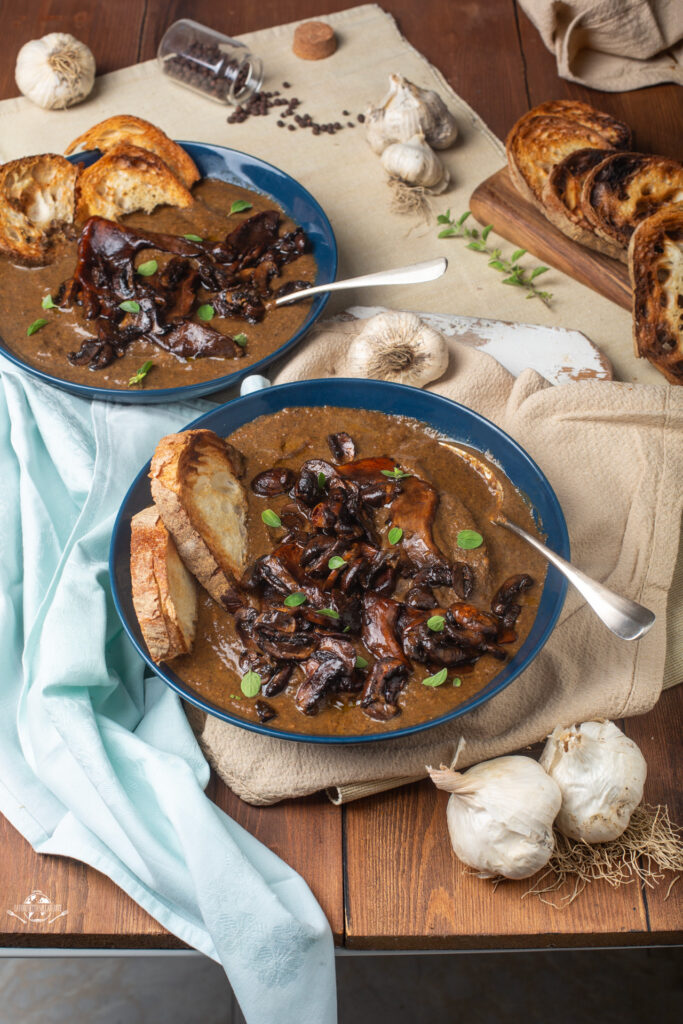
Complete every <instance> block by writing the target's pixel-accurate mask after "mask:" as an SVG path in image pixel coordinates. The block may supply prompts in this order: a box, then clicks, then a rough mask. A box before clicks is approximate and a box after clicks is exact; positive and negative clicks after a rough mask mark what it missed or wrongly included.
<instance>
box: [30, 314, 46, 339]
mask: <svg viewBox="0 0 683 1024" xmlns="http://www.w3.org/2000/svg"><path fill="white" fill-rule="evenodd" d="M46 324H47V320H43V319H42V318H39V319H38V320H34V321H33V323H32V324H31V325H30V327H27V328H26V333H27V335H28V336H29V338H30V337H31V335H32V334H35V333H36V331H39V330H40V328H41V327H45V325H46Z"/></svg>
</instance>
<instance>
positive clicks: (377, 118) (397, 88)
mask: <svg viewBox="0 0 683 1024" xmlns="http://www.w3.org/2000/svg"><path fill="white" fill-rule="evenodd" d="M365 122H366V128H367V135H368V142H369V143H370V145H371V147H372V148H373V150H374V151H375V153H382V152H384V150H385V149H386V147H387V146H388V145H390V144H391V143H392V142H407V141H408V139H411V138H412V137H413V136H414V135H416V134H417V133H418V132H422V134H423V135H424V137H425V139H426V140H427V142H428V143H429V145H430V146H431V147H432V149H446V148H447V147H448V146H450V145H451V144H452V143H453V142H455V140H456V138H457V136H458V126H457V125H456V123H455V118H454V117H453V115H452V114H451V112H450V110H449V109H448V107H447V106H446V104H445V103H444V101H443V100H442V99H441V97H440V96H439V94H438V93H436V92H434V91H433V90H432V89H420V87H419V86H417V85H414V84H413V82H409V81H408V79H407V78H403V76H402V75H396V74H394V75H389V92H388V93H387V95H386V96H385V97H384V99H383V100H382V102H381V103H380V105H379V106H378V107H370V108H369V110H368V111H367V113H366V115H365Z"/></svg>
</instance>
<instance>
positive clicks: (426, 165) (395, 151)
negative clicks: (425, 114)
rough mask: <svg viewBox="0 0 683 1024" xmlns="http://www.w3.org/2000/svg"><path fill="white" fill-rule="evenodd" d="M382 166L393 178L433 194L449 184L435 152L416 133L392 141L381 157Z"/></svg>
mask: <svg viewBox="0 0 683 1024" xmlns="http://www.w3.org/2000/svg"><path fill="white" fill-rule="evenodd" d="M381 160H382V166H383V167H384V169H385V171H386V172H387V174H389V176H390V177H392V178H398V179H399V181H404V182H405V183H406V184H407V185H412V186H416V185H417V186H421V187H422V188H427V189H429V190H430V191H431V192H433V193H435V194H437V195H438V194H439V193H440V192H443V191H444V189H446V188H447V187H448V184H449V182H450V180H451V179H450V175H449V173H448V171H447V170H446V168H445V167H444V165H443V164H442V163H441V161H440V160H439V158H438V156H437V155H436V153H435V152H434V151H433V149H431V148H430V147H429V146H428V145H427V143H426V142H425V137H424V135H423V134H422V132H418V133H417V134H416V135H413V137H412V138H410V139H408V141H407V142H394V143H392V145H390V146H387V148H386V149H385V150H384V152H383V153H382V156H381Z"/></svg>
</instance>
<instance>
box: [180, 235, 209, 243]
mask: <svg viewBox="0 0 683 1024" xmlns="http://www.w3.org/2000/svg"><path fill="white" fill-rule="evenodd" d="M183 238H186V239H187V240H188V242H203V241H204V239H203V238H201V237H200V236H199V235H183Z"/></svg>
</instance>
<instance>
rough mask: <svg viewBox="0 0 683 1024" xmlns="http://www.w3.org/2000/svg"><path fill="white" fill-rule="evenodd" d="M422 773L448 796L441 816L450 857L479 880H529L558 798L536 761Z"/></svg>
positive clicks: (544, 848) (548, 850) (544, 856)
mask: <svg viewBox="0 0 683 1024" xmlns="http://www.w3.org/2000/svg"><path fill="white" fill-rule="evenodd" d="M428 771H429V774H430V776H431V778H432V781H433V782H434V784H435V785H436V786H437V787H438V788H439V789H444V790H446V792H447V793H450V794H451V797H450V799H449V801H448V805H447V807H446V818H447V821H448V832H449V835H450V838H451V843H452V845H453V849H454V851H455V853H456V856H458V857H459V858H460V860H461V861H462V862H463V863H464V864H467V865H469V867H471V868H474V869H475V870H476V871H477V872H478V873H479V877H480V878H495V877H496V876H498V875H503V876H504V877H505V878H529V876H530V875H534V874H535V873H536V872H537V871H540V869H541V868H543V867H545V865H546V864H547V863H548V861H549V860H550V857H551V856H552V852H553V849H554V846H555V838H554V836H553V821H554V820H555V815H556V814H557V812H558V811H559V809H560V803H561V801H562V797H561V795H560V789H559V786H558V785H557V783H556V782H554V781H553V779H551V778H550V777H549V776H548V775H546V773H545V772H544V771H543V769H542V768H541V766H540V765H539V764H538V762H537V761H534V760H533V759H532V758H530V757H522V756H519V755H513V756H510V757H496V758H494V760H493V761H484V762H483V763H482V764H477V765H475V766H474V768H469V769H468V770H467V771H466V772H455V771H452V770H451V769H450V768H440V769H431V768H429V769H428Z"/></svg>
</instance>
